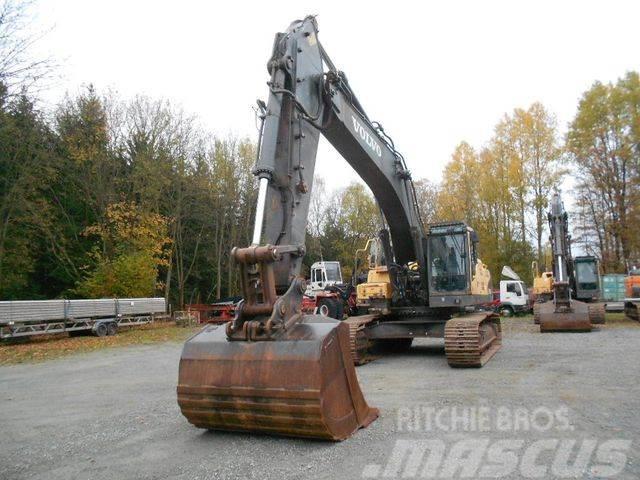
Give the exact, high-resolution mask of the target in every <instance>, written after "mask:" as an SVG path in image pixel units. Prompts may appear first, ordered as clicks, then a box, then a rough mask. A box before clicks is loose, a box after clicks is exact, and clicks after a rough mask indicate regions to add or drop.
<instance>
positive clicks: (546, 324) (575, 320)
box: [535, 300, 592, 332]
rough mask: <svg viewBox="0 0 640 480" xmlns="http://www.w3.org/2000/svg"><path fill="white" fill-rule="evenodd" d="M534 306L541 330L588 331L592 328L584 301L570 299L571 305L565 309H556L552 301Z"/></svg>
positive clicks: (587, 307)
mask: <svg viewBox="0 0 640 480" xmlns="http://www.w3.org/2000/svg"><path fill="white" fill-rule="evenodd" d="M535 308H536V318H539V322H540V331H541V332H590V331H591V329H592V325H591V319H590V316H589V306H588V305H587V304H586V303H583V302H578V301H576V300H571V307H570V308H569V309H566V311H563V310H559V309H557V308H556V306H555V304H554V303H553V302H545V303H541V304H537V305H536V306H535Z"/></svg>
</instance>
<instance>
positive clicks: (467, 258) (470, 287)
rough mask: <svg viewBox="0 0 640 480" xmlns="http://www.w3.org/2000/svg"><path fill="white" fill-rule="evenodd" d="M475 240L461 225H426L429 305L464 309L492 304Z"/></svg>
mask: <svg viewBox="0 0 640 480" xmlns="http://www.w3.org/2000/svg"><path fill="white" fill-rule="evenodd" d="M477 245H478V236H477V234H476V232H475V231H474V230H473V229H472V228H470V227H468V226H467V225H466V224H465V223H463V222H455V223H436V224H431V225H429V231H428V235H427V259H428V268H427V278H428V282H429V304H430V305H432V306H437V307H447V306H449V307H464V306H467V305H477V304H480V303H484V302H490V301H491V287H490V283H491V276H490V274H489V271H488V270H487V268H486V266H485V265H484V264H483V263H482V262H481V261H480V260H479V259H478V253H477Z"/></svg>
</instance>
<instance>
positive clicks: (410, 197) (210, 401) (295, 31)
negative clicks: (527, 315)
mask: <svg viewBox="0 0 640 480" xmlns="http://www.w3.org/2000/svg"><path fill="white" fill-rule="evenodd" d="M267 68H268V72H269V74H270V79H269V81H268V82H267V84H268V86H269V99H268V102H267V104H265V103H263V102H260V101H259V102H258V105H259V108H260V112H261V115H260V117H261V120H262V122H261V127H260V141H259V144H258V154H257V160H256V165H255V168H254V174H255V175H256V177H257V179H258V198H257V208H256V216H255V225H254V231H253V240H252V245H251V246H249V247H244V248H238V247H236V248H234V249H233V250H232V252H231V255H232V257H233V260H234V261H235V263H236V264H237V266H238V267H239V269H240V277H241V287H242V292H243V300H242V301H241V302H240V303H239V305H238V307H237V308H236V311H235V317H234V319H233V320H232V321H231V322H229V323H228V324H226V325H225V326H218V325H207V326H206V327H205V328H204V329H203V330H202V331H201V332H199V333H198V334H196V335H195V336H193V337H192V338H191V339H189V340H188V341H187V342H186V343H185V345H184V348H183V351H182V355H181V358H180V367H179V376H178V377H179V378H178V386H177V396H178V404H179V406H180V409H181V411H182V413H183V414H184V416H185V417H186V418H187V419H188V421H189V422H191V423H192V424H193V425H195V426H197V427H201V428H206V429H214V430H232V431H245V432H258V433H266V434H274V435H284V436H296V437H309V438H318V439H327V440H343V439H345V438H347V437H349V436H350V435H352V434H353V433H354V432H355V431H357V430H358V429H359V428H363V427H366V426H367V425H369V424H370V423H371V422H372V421H374V420H375V419H376V418H377V416H378V411H377V409H375V408H372V407H370V406H369V405H368V404H367V402H366V400H365V398H364V396H363V394H362V391H361V389H360V386H359V383H358V379H357V376H356V372H355V368H354V359H353V357H352V351H353V350H354V347H353V345H354V342H355V339H356V337H357V336H358V335H359V336H360V337H362V336H364V337H365V339H366V338H379V339H380V338H382V339H395V340H399V339H410V338H413V337H414V336H425V335H430V336H434V335H435V336H444V337H445V349H446V355H447V359H448V361H449V363H450V364H451V365H452V366H459V367H465V366H481V365H482V364H483V363H484V362H486V361H487V360H488V359H489V358H490V357H491V356H492V355H493V354H494V353H495V352H496V351H497V350H498V349H499V348H500V343H501V334H500V324H499V320H498V318H497V316H496V315H494V314H492V313H470V314H469V313H466V312H465V309H466V308H468V307H471V306H473V305H476V304H479V303H483V302H486V301H488V300H489V299H490V298H491V290H490V276H489V272H488V270H487V269H486V266H484V265H483V264H482V262H481V261H480V260H479V259H478V258H477V254H476V244H477V236H476V235H475V232H473V230H471V229H470V228H469V227H467V226H466V225H465V224H463V223H446V224H438V225H433V226H429V228H428V229H427V228H426V227H425V226H423V224H422V221H421V219H420V212H419V208H418V203H417V200H416V193H415V189H414V186H413V183H412V180H411V175H410V172H409V170H408V169H407V166H406V164H405V160H404V158H403V157H402V155H401V154H400V153H399V152H398V151H397V150H396V148H395V145H394V143H393V141H392V140H391V138H390V137H389V136H388V135H387V134H386V133H385V131H384V130H383V128H382V126H381V125H380V124H379V123H376V122H374V121H371V120H370V118H369V117H368V116H367V114H366V113H365V111H364V108H363V107H362V105H361V103H360V102H359V100H358V98H357V97H356V95H355V94H354V92H353V90H352V89H351V86H350V85H349V82H348V81H347V77H346V75H345V74H344V73H343V72H341V71H339V70H338V69H337V68H336V67H335V65H334V64H333V62H332V61H331V59H330V58H329V56H328V55H327V53H326V52H325V50H324V48H323V47H322V45H321V44H320V42H319V40H318V27H317V23H316V21H315V18H314V17H307V18H305V19H303V20H298V21H295V22H293V23H292V24H291V25H290V26H289V28H288V29H287V30H286V31H285V32H283V33H278V34H276V37H275V41H274V45H273V54H272V56H271V58H270V59H269V61H268V64H267ZM320 135H323V136H324V137H325V138H326V139H328V141H329V142H330V143H331V144H332V145H333V146H334V147H335V148H336V150H337V151H338V152H339V153H340V154H341V155H342V156H343V157H344V159H345V160H346V161H347V162H348V163H349V164H350V165H351V166H352V167H353V169H354V170H355V171H356V172H357V173H358V174H359V175H360V177H361V178H362V179H363V180H364V182H365V183H366V184H367V185H368V186H369V188H370V189H371V191H372V192H373V195H374V197H375V199H376V201H377V203H378V206H379V207H380V210H381V212H382V217H383V220H384V228H383V229H382V231H381V234H380V242H381V245H382V249H383V250H384V264H381V265H379V267H380V268H379V271H378V275H377V277H376V278H373V277H371V280H372V281H371V282H368V283H369V284H370V285H369V287H370V288H365V289H362V288H361V290H363V291H366V292H368V293H366V295H368V297H367V298H366V300H367V301H368V304H369V307H368V312H367V315H364V316H363V317H366V318H364V319H363V318H362V317H357V318H359V320H358V321H357V322H356V327H355V328H352V327H353V325H350V324H349V322H348V321H338V320H334V319H331V318H328V317H325V316H322V315H306V314H304V313H303V311H302V309H301V304H302V298H303V294H304V292H305V281H304V279H303V278H302V277H301V276H300V270H301V266H302V259H303V256H304V253H305V247H304V241H305V230H306V225H307V215H308V210H309V201H310V193H311V189H312V183H313V174H314V167H315V161H316V150H317V146H318V140H319V136H320ZM359 287H360V286H359ZM361 300H364V298H362V299H361ZM360 337H359V338H360Z"/></svg>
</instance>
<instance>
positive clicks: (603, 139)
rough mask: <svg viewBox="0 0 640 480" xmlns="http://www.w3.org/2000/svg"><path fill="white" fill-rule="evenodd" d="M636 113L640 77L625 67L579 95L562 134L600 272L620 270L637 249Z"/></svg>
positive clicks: (638, 120) (639, 108)
mask: <svg viewBox="0 0 640 480" xmlns="http://www.w3.org/2000/svg"><path fill="white" fill-rule="evenodd" d="M639 112H640V77H639V75H638V73H637V72H629V73H627V75H626V76H625V77H623V78H620V79H619V80H618V81H617V83H616V84H613V83H608V84H603V83H601V82H595V83H594V84H593V85H592V87H591V88H590V89H589V90H587V91H586V92H585V93H584V94H583V96H582V98H581V99H580V103H579V105H578V112H577V113H576V116H575V118H574V120H573V121H572V123H571V125H570V127H569V132H568V133H567V139H566V144H567V149H568V151H569V153H570V155H571V160H572V161H573V163H574V165H575V166H576V167H577V168H576V170H577V172H578V179H579V183H578V189H577V191H578V207H579V209H580V213H579V215H580V218H581V219H582V221H583V228H582V232H584V231H585V229H587V230H588V229H594V230H595V231H597V235H596V237H595V239H596V241H597V244H596V245H592V246H593V247H594V250H597V251H598V252H599V253H600V256H601V259H602V265H603V267H604V269H605V271H618V272H619V271H624V269H625V267H626V262H627V261H629V260H632V259H633V258H634V257H636V256H637V255H638V254H639V250H638V239H637V231H638V227H639V224H638V203H639V202H640V186H639V183H640V180H639V179H640V175H639V171H638V162H639V158H640V150H639V145H640V143H639V141H638V125H639V124H640V113H639ZM582 240H583V241H585V242H587V241H588V238H587V237H585V236H583V237H582Z"/></svg>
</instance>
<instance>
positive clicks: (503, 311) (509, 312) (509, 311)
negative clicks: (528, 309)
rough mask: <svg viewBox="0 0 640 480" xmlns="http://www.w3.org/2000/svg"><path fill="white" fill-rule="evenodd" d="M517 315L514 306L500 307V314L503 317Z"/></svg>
mask: <svg viewBox="0 0 640 480" xmlns="http://www.w3.org/2000/svg"><path fill="white" fill-rule="evenodd" d="M513 315H515V313H514V311H513V308H511V307H500V316H501V317H513Z"/></svg>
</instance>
